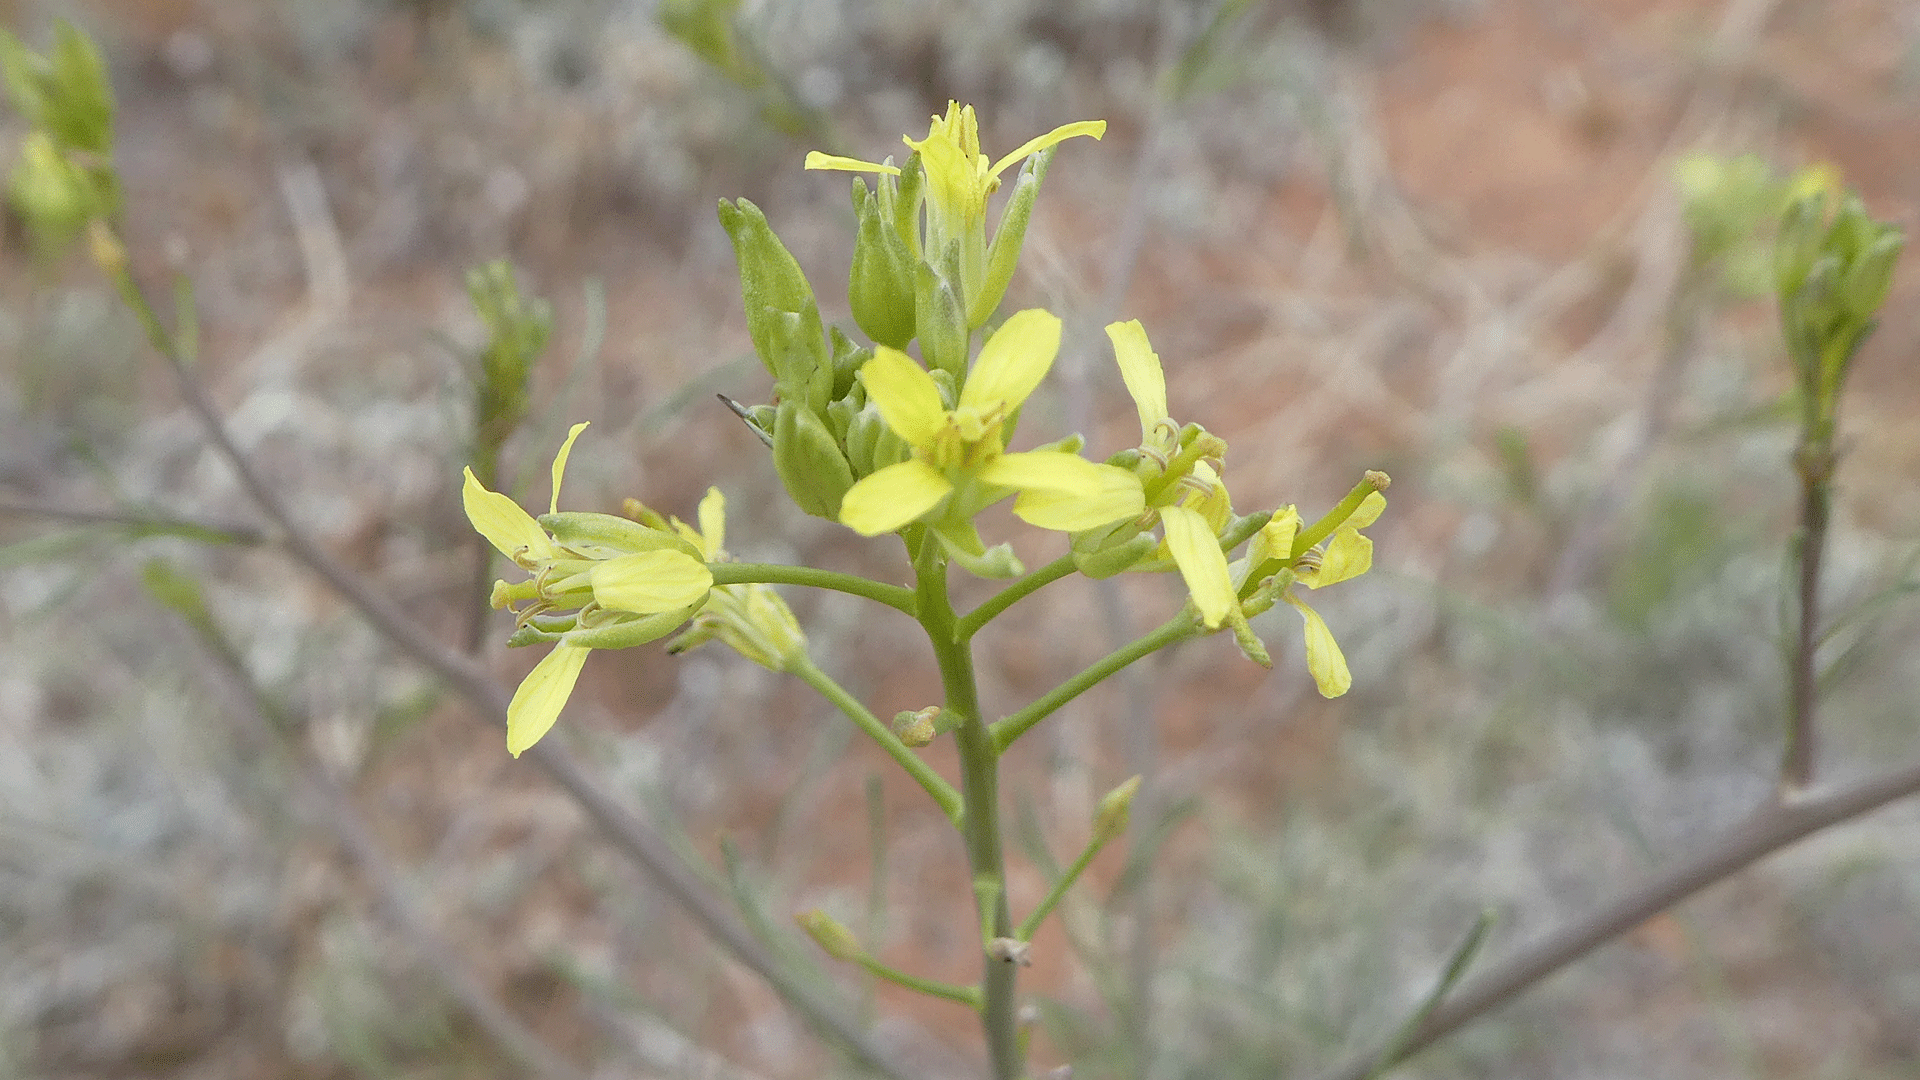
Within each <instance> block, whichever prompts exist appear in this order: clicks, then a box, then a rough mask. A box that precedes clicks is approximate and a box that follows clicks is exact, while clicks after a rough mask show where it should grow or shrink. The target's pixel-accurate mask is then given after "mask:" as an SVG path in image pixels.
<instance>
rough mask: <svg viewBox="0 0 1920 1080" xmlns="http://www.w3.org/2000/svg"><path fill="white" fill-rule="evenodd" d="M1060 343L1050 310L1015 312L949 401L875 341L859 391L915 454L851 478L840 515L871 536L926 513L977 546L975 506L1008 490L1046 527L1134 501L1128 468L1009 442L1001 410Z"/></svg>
mask: <svg viewBox="0 0 1920 1080" xmlns="http://www.w3.org/2000/svg"><path fill="white" fill-rule="evenodd" d="M1059 349H1060V320H1059V319H1058V318H1057V317H1055V316H1054V315H1052V314H1050V313H1048V312H1046V311H1043V310H1040V309H1038V308H1033V309H1029V310H1027V311H1022V312H1019V313H1017V314H1015V315H1014V316H1013V317H1011V318H1009V319H1008V320H1007V321H1006V322H1005V323H1004V324H1002V325H1001V327H1000V329H999V330H997V331H995V332H994V335H993V336H992V337H991V338H989V339H987V343H986V344H985V345H984V346H982V348H981V350H980V358H979V360H978V361H976V362H975V364H974V366H973V370H972V372H970V373H969V374H968V376H967V381H966V385H965V386H964V387H963V388H962V389H961V391H960V399H959V401H958V403H957V404H956V405H955V407H954V408H953V409H951V410H949V409H947V408H946V407H945V405H944V404H943V402H942V401H941V397H940V387H939V384H937V383H935V382H934V380H933V377H932V376H930V375H928V374H927V372H926V371H925V370H924V369H923V368H921V367H920V365H919V364H917V363H915V362H914V361H913V359H912V358H911V357H909V356H907V355H906V354H905V353H903V352H899V351H898V350H895V349H890V348H887V347H886V346H880V347H879V348H878V349H876V350H875V352H874V357H873V359H872V360H869V361H867V363H866V365H865V366H864V367H862V368H861V369H860V375H861V378H862V380H864V382H865V384H866V390H867V400H868V401H871V402H873V403H874V406H875V407H876V408H877V409H878V410H879V412H880V416H881V418H882V419H884V420H885V421H886V423H887V426H888V427H889V428H891V429H892V430H893V432H894V434H896V435H898V436H900V438H901V440H902V441H904V442H906V443H907V444H908V445H909V446H910V447H912V450H913V456H912V457H910V458H908V459H907V460H905V461H902V462H898V463H895V464H893V465H889V466H887V467H886V468H884V469H881V470H879V471H878V472H875V473H873V474H872V475H870V476H867V477H866V478H864V479H862V480H861V481H860V482H859V483H857V484H855V485H853V487H852V488H851V489H849V490H848V492H847V494H846V497H845V498H844V499H843V500H842V502H841V506H840V521H841V523H842V524H844V525H846V526H847V527H848V528H850V529H853V530H854V531H856V532H859V533H862V534H864V535H866V536H878V535H880V534H881V533H889V532H894V531H897V530H899V529H901V528H902V527H904V526H906V525H907V524H909V523H911V522H914V521H926V522H928V523H929V524H930V525H932V526H933V528H934V529H935V531H936V532H938V533H939V534H940V535H941V536H942V537H943V538H945V539H946V540H947V541H948V542H949V543H954V544H958V545H960V546H962V547H977V546H978V543H979V540H978V537H977V536H976V535H973V534H972V518H973V515H975V514H977V513H979V512H980V511H981V510H982V509H984V508H985V507H987V506H990V505H992V504H993V503H995V502H998V501H999V500H1001V499H1003V498H1005V497H1006V496H1008V495H1010V494H1014V493H1018V495H1019V497H1018V498H1017V499H1015V500H1014V504H1013V512H1014V513H1015V514H1016V515H1018V516H1019V517H1020V518H1022V519H1023V520H1025V521H1026V522H1028V523H1029V524H1032V525H1037V526H1039V527H1040V528H1043V529H1055V530H1059V531H1063V532H1073V531H1078V530H1081V529H1091V528H1095V527H1097V526H1100V525H1106V524H1109V523H1111V522H1115V521H1119V520H1121V519H1123V518H1126V517H1130V516H1133V515H1135V514H1138V513H1140V511H1141V509H1142V508H1143V507H1144V505H1145V504H1144V501H1143V497H1142V494H1141V488H1140V481H1139V478H1137V477H1136V476H1134V475H1133V474H1132V473H1130V472H1128V471H1127V470H1125V469H1120V468H1116V467H1114V466H1111V465H1100V464H1095V463H1094V462H1091V461H1088V460H1086V459H1085V458H1082V457H1079V456H1078V455H1076V454H1069V453H1063V452H1059V451H1053V450H1036V451H1030V452H1027V453H1018V454H1010V453H1006V452H1005V441H1004V440H1005V425H1006V422H1007V419H1008V417H1009V416H1010V415H1011V414H1012V413H1013V411H1014V410H1016V409H1018V408H1019V407H1020V406H1021V404H1022V403H1024V402H1025V401H1026V400H1027V396H1028V395H1029V394H1031V393H1033V390H1034V388H1035V387H1036V386H1038V385H1039V384H1040V380H1041V379H1042V378H1044V377H1045V376H1046V373H1047V370H1048V369H1049V368H1050V367H1051V366H1052V365H1053V358H1054V355H1055V354H1056V353H1057V352H1058V351H1059ZM974 553H975V554H977V551H976V552H974Z"/></svg>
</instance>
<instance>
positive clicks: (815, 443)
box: [773, 399, 853, 521]
mask: <svg viewBox="0 0 1920 1080" xmlns="http://www.w3.org/2000/svg"><path fill="white" fill-rule="evenodd" d="M773 468H774V471H775V472H777V473H779V474H780V482H781V483H782V484H785V485H786V488H787V494H788V495H791V496H792V497H793V501H794V504H795V505H796V506H798V507H800V509H802V510H804V511H806V512H807V513H809V514H812V515H813V516H815V517H823V518H826V519H827V520H829V521H838V520H840V500H841V498H842V497H843V496H845V495H846V493H847V489H848V488H850V487H852V486H853V470H852V469H851V468H850V467H849V466H848V465H847V455H846V454H845V453H843V452H842V451H841V449H840V444H839V443H838V442H836V441H835V440H834V437H833V432H832V431H830V430H829V429H828V428H827V425H826V424H825V422H823V421H822V420H821V419H820V418H819V417H818V416H816V415H814V413H813V410H811V409H809V408H807V407H806V405H805V404H803V403H802V402H798V401H794V400H792V399H788V400H785V401H782V402H781V403H780V406H779V409H778V410H777V411H776V412H775V414H774V421H773Z"/></svg>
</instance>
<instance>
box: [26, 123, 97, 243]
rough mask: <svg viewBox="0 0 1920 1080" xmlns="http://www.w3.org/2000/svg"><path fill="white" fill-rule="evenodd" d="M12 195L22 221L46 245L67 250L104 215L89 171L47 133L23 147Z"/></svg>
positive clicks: (31, 137)
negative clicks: (88, 223) (87, 227)
mask: <svg viewBox="0 0 1920 1080" xmlns="http://www.w3.org/2000/svg"><path fill="white" fill-rule="evenodd" d="M8 195H9V196H11V198H12V201H13V206H14V209H16V210H18V211H19V212H20V217H21V218H22V219H23V220H25V221H26V223H27V224H28V225H29V226H31V227H32V228H33V230H34V231H35V232H36V233H38V234H39V235H40V236H41V237H42V238H43V239H44V240H45V241H46V242H48V243H50V244H52V245H54V246H56V247H59V246H64V245H65V244H67V243H68V242H69V241H71V240H73V238H74V237H76V236H78V235H80V232H81V231H82V230H83V229H85V228H86V226H87V222H88V221H91V220H93V218H94V217H95V216H96V215H98V214H99V213H100V211H101V207H100V205H99V199H98V197H97V194H96V192H95V189H94V186H93V183H92V181H91V178H90V177H88V175H87V172H86V170H84V169H82V168H80V167H79V166H77V165H75V164H74V163H73V162H72V161H70V160H68V159H67V157H66V155H64V154H62V153H61V152H60V149H59V147H58V146H56V145H55V143H54V140H53V139H52V138H51V137H49V136H48V135H47V134H46V132H44V131H34V132H30V133H29V134H28V135H27V137H26V140H25V141H24V142H23V143H22V145H21V147H20V160H19V162H18V163H17V164H15V165H14V169H13V179H12V183H11V184H10V185H9V189H8Z"/></svg>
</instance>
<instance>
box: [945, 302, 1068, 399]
mask: <svg viewBox="0 0 1920 1080" xmlns="http://www.w3.org/2000/svg"><path fill="white" fill-rule="evenodd" d="M1059 352H1060V317H1059V316H1057V315H1055V314H1054V313H1053V312H1051V311H1048V310H1046V309H1045V308H1028V309H1027V310H1025V311H1019V312H1015V313H1014V314H1013V315H1011V316H1009V317H1008V318H1007V321H1006V322H1003V323H1001V324H1000V329H998V330H995V331H994V332H993V336H992V337H990V338H988V339H987V343H986V344H985V345H982V346H980V358H979V359H978V360H976V361H975V362H974V365H973V370H972V371H969V372H968V373H967V385H966V386H965V387H963V388H962V389H961V391H960V406H961V408H969V407H971V408H975V409H979V410H980V411H982V412H985V411H987V410H989V409H991V408H993V407H994V406H995V405H1005V406H1007V407H1008V408H1010V409H1011V408H1014V407H1015V406H1018V405H1019V404H1020V403H1021V402H1023V401H1025V400H1027V395H1029V394H1031V393H1033V388H1034V387H1036V386H1039V385H1040V380H1041V379H1044V378H1046V377H1047V369H1048V368H1051V367H1052V366H1053V358H1054V356H1055V355H1057V354H1058V353H1059Z"/></svg>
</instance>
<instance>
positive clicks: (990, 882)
mask: <svg viewBox="0 0 1920 1080" xmlns="http://www.w3.org/2000/svg"><path fill="white" fill-rule="evenodd" d="M915 541H916V542H917V543H916V546H917V549H918V550H917V551H916V553H915V558H914V564H913V569H914V578H915V581H916V584H917V586H918V589H917V591H918V605H919V612H920V623H921V625H923V626H924V627H926V631H927V640H928V641H929V642H930V643H931V644H932V646H933V652H934V658H935V660H936V661H937V662H938V663H939V665H940V682H941V686H942V689H943V690H944V691H945V694H946V699H947V700H946V708H947V710H948V711H949V712H950V713H951V714H952V715H953V716H954V717H956V718H958V721H959V723H958V725H957V726H956V727H955V728H954V729H953V737H954V745H955V746H956V747H957V748H958V749H959V751H960V791H961V793H962V795H963V796H964V797H965V799H966V814H965V817H964V819H963V820H962V821H961V823H960V832H961V836H962V838H963V839H964V840H965V842H966V849H967V865H968V868H969V869H970V870H971V871H972V873H973V887H974V894H975V896H976V897H977V898H978V908H979V910H978V914H979V916H980V927H981V933H982V936H983V938H1000V937H1012V936H1013V912H1012V910H1011V909H1010V908H1009V907H1008V906H1007V890H1006V880H1007V874H1006V858H1005V854H1004V851H1003V847H1002V844H1001V838H1000V753H999V749H998V748H997V747H996V745H995V743H994V739H993V735H992V733H991V732H989V731H988V730H987V725H986V722H985V721H984V720H982V719H981V716H980V692H979V688H978V684H977V683H976V681H975V678H974V671H973V645H972V642H970V641H968V640H967V639H965V638H962V637H960V636H959V635H958V634H957V633H956V623H957V622H958V620H957V619H956V618H955V617H954V613H953V603H952V601H951V600H949V599H948V597H947V563H946V560H945V558H943V557H942V555H941V552H940V544H939V541H938V540H936V539H935V538H934V537H933V536H932V535H931V534H929V533H926V532H924V531H922V532H920V533H919V535H918V536H917V537H915ZM980 945H981V948H980V956H981V964H982V969H981V978H980V995H981V1000H980V1025H981V1028H982V1030H983V1031H984V1032H985V1034H986V1041H987V1058H988V1061H989V1062H990V1063H991V1065H992V1075H993V1077H994V1080H1021V1077H1022V1076H1024V1075H1025V1064H1024V1062H1025V1057H1026V1055H1025V1053H1024V1052H1023V1050H1022V1048H1021V1045H1020V1024H1019V1010H1018V1009H1017V1008H1016V1004H1015V994H1016V987H1015V978H1014V977H1015V974H1016V969H1015V966H1014V965H1013V964H1011V963H1008V962H1006V961H1005V960H999V959H995V958H994V957H993V956H991V955H989V953H988V952H987V948H986V941H985V940H983V941H982V942H981V943H980Z"/></svg>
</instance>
